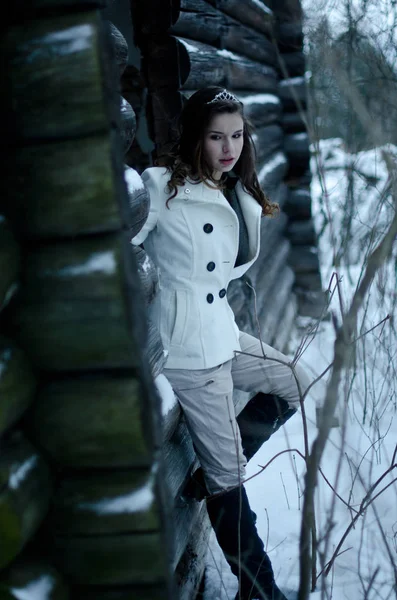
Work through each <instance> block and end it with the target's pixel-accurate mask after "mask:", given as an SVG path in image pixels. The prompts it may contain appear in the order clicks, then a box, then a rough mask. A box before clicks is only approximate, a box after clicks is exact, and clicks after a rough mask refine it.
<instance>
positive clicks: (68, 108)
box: [1, 11, 109, 139]
mask: <svg viewBox="0 0 397 600" xmlns="http://www.w3.org/2000/svg"><path fill="white" fill-rule="evenodd" d="M100 35H101V22H100V16H99V15H98V14H97V13H96V12H94V11H92V12H80V11H79V12H78V13H75V14H73V13H72V14H66V15H62V16H57V17H51V18H42V19H38V20H31V21H29V26H28V27H27V26H26V25H25V24H21V25H16V26H14V27H11V28H9V29H8V31H7V32H6V33H5V35H4V39H3V42H2V44H1V52H2V57H3V61H4V62H5V65H6V69H7V70H8V73H9V77H8V79H7V84H8V85H7V88H6V89H5V90H4V92H3V93H5V96H6V98H7V100H8V105H9V108H10V112H14V113H17V114H18V118H17V119H15V120H14V123H13V126H14V127H15V130H14V131H13V134H14V135H16V136H17V137H19V138H20V137H22V138H29V139H31V138H36V139H43V138H44V139H54V138H60V137H71V136H81V135H87V134H89V133H94V132H98V131H104V130H107V129H108V127H109V120H108V116H107V108H106V104H105V103H104V101H103V73H102V66H101V60H100V56H99V39H100Z"/></svg>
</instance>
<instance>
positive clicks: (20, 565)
mask: <svg viewBox="0 0 397 600" xmlns="http://www.w3.org/2000/svg"><path fill="white" fill-rule="evenodd" d="M0 589H1V592H2V594H3V591H4V590H8V591H9V592H10V594H12V596H10V600H69V598H70V596H69V591H68V588H67V586H66V584H65V582H64V580H63V577H62V576H61V574H60V573H59V572H58V571H57V570H56V569H55V568H54V567H53V566H52V565H50V564H49V563H47V562H46V561H45V560H43V559H40V558H37V556H35V555H34V550H32V551H29V550H27V551H24V552H23V553H22V555H20V556H18V558H16V559H15V560H14V561H13V562H12V563H11V565H10V566H9V567H8V568H7V570H6V571H3V572H2V573H1V575H0ZM1 599H2V600H7V598H6V597H5V598H4V599H3V595H1Z"/></svg>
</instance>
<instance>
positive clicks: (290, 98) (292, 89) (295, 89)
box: [279, 77, 307, 111]
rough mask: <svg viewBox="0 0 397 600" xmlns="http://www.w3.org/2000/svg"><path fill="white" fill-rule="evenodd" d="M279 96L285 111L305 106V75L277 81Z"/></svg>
mask: <svg viewBox="0 0 397 600" xmlns="http://www.w3.org/2000/svg"><path fill="white" fill-rule="evenodd" d="M279 96H280V98H281V101H282V103H283V108H284V110H285V111H288V110H290V111H292V110H294V109H295V110H298V109H299V108H306V105H307V83H306V78H305V77H290V78H288V79H282V80H281V81H280V83H279Z"/></svg>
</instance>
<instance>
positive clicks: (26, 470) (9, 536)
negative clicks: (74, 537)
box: [0, 432, 51, 569]
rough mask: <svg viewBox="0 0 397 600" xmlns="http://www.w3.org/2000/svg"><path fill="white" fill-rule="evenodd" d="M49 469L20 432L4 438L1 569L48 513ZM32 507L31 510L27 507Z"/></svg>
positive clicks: (0, 496) (0, 485) (0, 482)
mask: <svg viewBox="0 0 397 600" xmlns="http://www.w3.org/2000/svg"><path fill="white" fill-rule="evenodd" d="M50 495H51V484H50V476H49V469H48V467H47V465H46V464H45V462H44V461H43V459H42V457H41V456H40V455H39V454H38V452H37V451H36V450H35V448H34V447H33V446H32V445H31V444H30V443H29V442H28V441H27V440H25V439H24V438H23V436H22V434H21V433H19V432H14V433H13V435H12V436H9V437H7V438H6V439H3V440H2V447H1V456H0V539H1V544H0V569H2V568H4V567H6V566H7V565H8V564H9V563H10V562H11V561H12V560H13V559H14V558H15V557H16V556H17V554H18V553H19V552H20V551H21V550H22V548H23V547H24V545H25V544H26V543H27V542H28V541H29V540H30V539H31V538H32V537H33V534H34V533H35V532H36V530H37V528H38V527H39V525H40V524H41V522H42V520H43V518H44V516H45V515H46V513H47V510H48V505H49V500H50ZM27 507H29V510H27Z"/></svg>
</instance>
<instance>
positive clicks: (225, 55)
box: [216, 50, 240, 61]
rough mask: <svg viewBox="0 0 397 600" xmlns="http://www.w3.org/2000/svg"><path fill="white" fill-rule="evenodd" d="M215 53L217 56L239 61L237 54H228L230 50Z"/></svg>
mask: <svg viewBox="0 0 397 600" xmlns="http://www.w3.org/2000/svg"><path fill="white" fill-rule="evenodd" d="M216 53H217V54H218V55H219V56H223V57H224V58H230V60H237V61H239V60H240V58H239V57H238V56H237V54H234V52H230V50H217V51H216Z"/></svg>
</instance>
